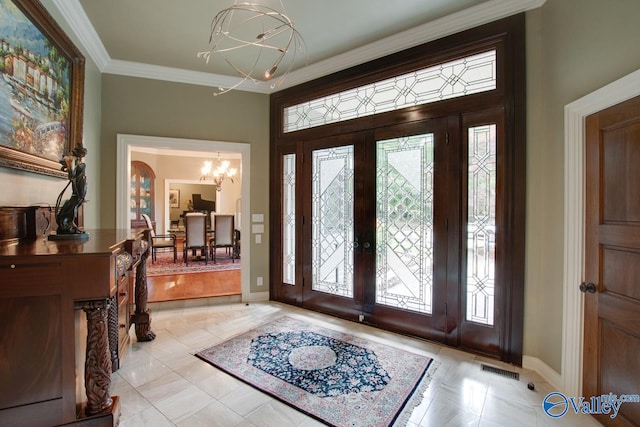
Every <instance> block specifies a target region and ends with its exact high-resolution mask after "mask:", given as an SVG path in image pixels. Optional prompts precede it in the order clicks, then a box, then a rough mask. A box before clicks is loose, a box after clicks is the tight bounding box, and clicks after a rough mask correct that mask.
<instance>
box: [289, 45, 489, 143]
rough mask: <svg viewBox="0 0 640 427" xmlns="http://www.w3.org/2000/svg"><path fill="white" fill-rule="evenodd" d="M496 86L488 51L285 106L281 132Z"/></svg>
mask: <svg viewBox="0 0 640 427" xmlns="http://www.w3.org/2000/svg"><path fill="white" fill-rule="evenodd" d="M495 88H496V51H495V50H491V51H488V52H483V53H479V54H476V55H471V56H467V57H465V58H462V59H456V60H455V61H450V62H445V63H442V64H438V65H434V66H432V67H429V68H425V69H423V70H419V71H413V72H411V73H407V74H403V75H400V76H396V77H392V78H390V79H386V80H382V81H379V82H375V83H371V84H368V85H364V86H360V87H357V88H354V89H349V90H347V91H344V92H340V93H336V94H333V95H329V96H325V97H322V98H317V99H314V100H311V101H307V102H303V103H301V104H297V105H293V106H291V107H286V108H284V115H283V120H284V123H283V132H284V133H287V132H294V131H297V130H302V129H308V128H312V127H315V126H321V125H326V124H329V123H337V122H341V121H345V120H350V119H355V118H358V117H365V116H371V115H374V114H379V113H384V112H387V111H393V110H399V109H401V108H405V107H410V106H414V105H422V104H428V103H431V102H436V101H442V100H444V99H451V98H457V97H460V96H465V95H471V94H474V93H480V92H487V91H490V90H494V89H495Z"/></svg>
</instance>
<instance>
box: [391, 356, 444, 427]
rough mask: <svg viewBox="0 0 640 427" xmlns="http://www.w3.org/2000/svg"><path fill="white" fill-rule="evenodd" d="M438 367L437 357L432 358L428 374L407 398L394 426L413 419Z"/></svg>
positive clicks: (427, 370)
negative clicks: (414, 412)
mask: <svg viewBox="0 0 640 427" xmlns="http://www.w3.org/2000/svg"><path fill="white" fill-rule="evenodd" d="M438 367H440V362H438V361H437V360H435V359H432V360H431V363H430V364H429V366H428V367H427V369H426V374H425V375H424V377H423V378H422V380H421V381H420V383H419V384H418V386H417V387H416V389H415V390H414V391H413V393H412V394H411V397H409V399H408V400H407V403H406V404H405V405H404V408H402V411H401V412H400V415H398V418H396V420H395V422H394V423H393V427H403V426H406V425H407V423H408V422H409V420H410V419H411V415H412V414H413V410H414V409H416V408H417V407H418V406H420V404H421V403H422V401H423V398H424V396H423V395H424V393H425V392H426V391H427V389H428V388H429V385H430V384H431V380H433V377H434V375H435V373H436V371H437V370H438Z"/></svg>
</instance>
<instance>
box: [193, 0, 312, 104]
mask: <svg viewBox="0 0 640 427" xmlns="http://www.w3.org/2000/svg"><path fill="white" fill-rule="evenodd" d="M280 5H281V7H282V10H283V12H280V11H278V10H276V9H273V8H271V7H268V6H264V5H260V4H255V3H235V4H234V5H233V6H231V7H228V8H226V9H223V10H221V11H220V12H218V14H217V15H216V16H215V17H214V18H213V20H212V21H211V35H210V37H209V50H206V51H202V52H198V58H204V59H205V60H206V62H207V63H209V60H210V59H211V57H212V56H220V57H221V58H222V59H223V60H224V61H225V62H226V64H227V65H228V66H229V67H231V69H233V70H234V71H235V72H236V73H237V74H238V75H239V76H240V77H241V78H242V79H241V80H240V81H239V82H238V83H236V84H234V85H233V86H231V87H218V92H214V95H219V94H222V93H225V92H228V91H230V90H232V89H235V88H237V87H238V86H240V85H241V84H243V83H244V82H245V81H247V80H249V81H252V82H254V83H256V84H257V83H259V82H263V81H271V89H273V88H275V87H276V86H279V85H280V84H282V81H283V80H284V78H285V76H286V75H287V74H288V73H289V71H291V68H292V67H293V64H294V61H295V58H296V54H297V53H304V52H305V50H306V46H305V43H304V39H303V38H302V36H301V35H300V33H298V31H297V30H296V29H295V27H294V26H293V22H292V21H291V19H289V17H288V16H287V15H285V13H284V5H283V4H282V0H281V1H280ZM243 64H247V65H243Z"/></svg>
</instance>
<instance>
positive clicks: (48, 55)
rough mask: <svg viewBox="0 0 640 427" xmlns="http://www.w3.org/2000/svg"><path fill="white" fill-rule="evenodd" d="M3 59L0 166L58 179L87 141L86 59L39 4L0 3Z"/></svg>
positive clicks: (0, 70)
mask: <svg viewBox="0 0 640 427" xmlns="http://www.w3.org/2000/svg"><path fill="white" fill-rule="evenodd" d="M19 6H20V7H19ZM36 24H38V25H36ZM0 58H1V60H0V75H1V77H2V78H1V79H0V164H1V165H2V166H9V167H17V168H21V169H26V170H29V171H33V172H39V173H45V174H49V175H59V174H58V173H56V172H57V171H58V170H59V169H60V165H58V162H59V160H60V159H62V157H63V156H64V155H65V154H66V153H67V152H68V151H70V149H71V147H72V146H73V145H75V143H77V142H80V143H81V142H82V141H81V136H80V135H81V127H80V125H81V110H80V109H81V105H82V104H81V103H80V102H79V101H78V100H77V97H78V93H77V91H79V90H81V88H78V87H75V85H77V84H79V83H81V82H82V79H81V77H83V75H82V74H83V72H84V71H83V69H80V68H79V67H78V65H83V61H84V60H83V58H82V55H80V54H79V53H78V52H77V51H76V50H75V47H73V45H72V44H71V43H70V42H69V41H68V39H66V36H64V33H62V31H61V30H60V29H59V28H58V27H57V24H55V21H53V20H52V19H51V18H50V16H49V15H48V13H47V12H46V10H45V9H44V8H43V7H42V6H41V5H40V4H39V3H37V2H35V1H33V0H32V1H27V0H20V1H14V0H0ZM78 58H79V60H80V64H78V61H77V59H78ZM78 74H81V75H80V76H79V75H78ZM74 91H76V92H74ZM79 110H80V111H79ZM74 139H77V140H78V141H74Z"/></svg>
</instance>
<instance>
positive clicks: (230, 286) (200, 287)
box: [147, 270, 242, 302]
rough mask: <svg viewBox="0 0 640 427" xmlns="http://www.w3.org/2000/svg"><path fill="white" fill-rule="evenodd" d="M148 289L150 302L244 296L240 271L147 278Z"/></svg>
mask: <svg viewBox="0 0 640 427" xmlns="http://www.w3.org/2000/svg"><path fill="white" fill-rule="evenodd" d="M147 287H148V292H149V296H148V298H149V299H148V301H149V302H165V301H178V300H186V299H194V298H211V297H228V296H235V295H237V296H238V297H239V296H240V295H241V294H242V289H241V281H240V270H225V271H209V272H202V273H188V274H171V275H166V276H153V277H147Z"/></svg>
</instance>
